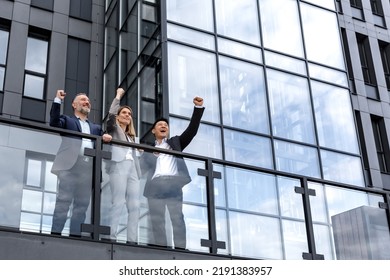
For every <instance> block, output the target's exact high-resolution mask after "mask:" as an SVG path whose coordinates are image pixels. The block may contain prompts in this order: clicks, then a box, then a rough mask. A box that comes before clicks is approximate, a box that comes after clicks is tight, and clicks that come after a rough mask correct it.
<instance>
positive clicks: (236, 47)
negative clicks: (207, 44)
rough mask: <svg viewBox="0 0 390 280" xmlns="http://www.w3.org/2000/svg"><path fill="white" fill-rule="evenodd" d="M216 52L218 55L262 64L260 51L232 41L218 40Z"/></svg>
mask: <svg viewBox="0 0 390 280" xmlns="http://www.w3.org/2000/svg"><path fill="white" fill-rule="evenodd" d="M218 51H219V52H220V53H224V54H228V55H232V56H236V57H239V58H242V59H247V60H250V61H253V62H257V63H262V56H261V49H259V48H256V47H252V46H248V45H246V44H242V43H238V42H234V41H232V40H228V39H224V38H218Z"/></svg>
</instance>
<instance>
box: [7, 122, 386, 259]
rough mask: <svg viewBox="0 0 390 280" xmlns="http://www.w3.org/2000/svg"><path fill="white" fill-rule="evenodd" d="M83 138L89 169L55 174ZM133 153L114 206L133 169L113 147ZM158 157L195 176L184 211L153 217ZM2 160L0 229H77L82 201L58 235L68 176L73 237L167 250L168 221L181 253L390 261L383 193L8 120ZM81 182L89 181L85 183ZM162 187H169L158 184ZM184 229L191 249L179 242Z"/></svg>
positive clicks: (64, 232) (65, 233)
mask: <svg viewBox="0 0 390 280" xmlns="http://www.w3.org/2000/svg"><path fill="white" fill-rule="evenodd" d="M82 139H84V140H89V142H90V143H93V148H89V149H85V151H84V154H83V155H81V154H80V155H79V157H81V158H82V159H83V160H84V162H85V165H82V167H80V169H79V170H78V171H80V170H81V168H84V170H83V172H81V173H80V172H79V173H80V174H82V175H78V176H79V177H77V176H76V175H75V174H73V173H71V172H70V173H66V176H65V175H64V174H62V175H58V173H56V174H53V173H52V171H53V162H54V161H55V158H56V156H57V154H59V153H61V147H62V146H61V145H63V143H64V142H67V143H66V144H68V145H75V146H76V145H79V144H80V141H82ZM128 150H131V151H133V152H132V157H130V158H131V159H130V160H137V161H138V162H139V167H140V173H139V181H136V184H134V185H133V187H132V188H130V189H131V190H132V191H134V192H132V193H129V192H130V191H128V192H126V193H125V195H124V197H123V199H122V202H120V203H122V205H119V206H118V204H116V207H114V204H113V202H114V201H120V200H115V199H113V198H114V196H116V195H117V194H116V193H115V192H114V189H115V188H114V187H113V186H114V185H115V182H116V181H115V180H116V179H117V178H121V177H120V176H121V175H120V174H122V173H121V172H123V174H125V173H126V172H127V169H126V168H125V167H123V166H126V165H118V161H115V153H117V152H119V153H120V152H121V151H122V152H123V151H128ZM158 154H159V155H162V154H164V155H168V156H172V157H176V158H177V159H178V161H181V160H182V159H184V162H185V164H186V167H187V168H188V171H189V176H190V178H191V179H190V180H186V181H183V183H182V184H185V185H184V186H183V188H181V191H179V193H182V194H183V205H182V208H181V207H179V209H178V210H177V209H176V211H175V210H172V209H170V210H171V211H170V215H168V214H166V215H164V214H163V213H161V214H162V215H154V217H153V218H152V219H151V215H150V212H151V211H150V209H151V205H150V203H152V202H153V201H151V200H149V199H148V198H147V197H146V196H148V195H147V194H145V185H146V183H147V182H148V176H152V175H153V174H152V173H153V172H154V169H151V168H150V164H149V162H148V161H149V160H152V161H153V158H156V155H158ZM0 157H1V162H0V174H1V176H0V213H1V214H0V231H15V232H35V233H37V234H42V235H50V234H55V233H57V234H60V235H61V237H63V238H67V236H68V235H71V234H72V227H73V229H74V228H75V227H74V225H75V222H74V221H73V222H72V217H75V216H77V215H79V214H80V213H79V212H77V211H78V210H75V209H76V206H75V204H77V203H78V202H75V201H76V200H72V201H71V202H72V203H71V204H70V207H69V209H67V208H66V209H65V211H66V216H65V222H64V226H63V229H62V230H61V232H54V231H53V227H52V226H53V217H54V215H56V214H55V213H54V211H55V210H54V209H55V208H56V200H57V197H58V195H59V194H60V193H59V188H60V186H59V182H60V180H61V178H62V180H71V179H74V180H73V184H74V187H73V190H74V191H75V196H76V195H78V194H79V193H78V191H80V189H79V188H82V187H84V188H86V190H87V191H86V192H84V194H86V195H87V197H88V199H87V200H88V201H87V206H86V207H87V208H86V210H85V218H84V216H83V214H84V213H82V214H81V215H79V217H81V218H82V222H81V224H80V227H79V229H80V230H81V232H80V234H79V235H76V236H73V237H74V238H80V240H88V241H90V242H103V241H104V242H107V241H108V242H113V243H123V244H125V243H126V242H129V243H130V244H131V245H132V246H157V245H160V246H161V244H160V239H161V238H160V237H161V236H159V235H157V236H156V234H155V233H156V228H157V227H158V226H161V227H163V229H164V234H166V244H163V246H164V247H168V248H174V249H175V250H182V249H186V250H189V251H195V252H202V253H205V254H212V255H217V254H218V255H229V256H231V257H232V258H250V259H390V253H389V252H390V230H389V222H388V221H389V217H390V215H389V197H390V194H389V192H386V191H382V190H377V189H374V188H362V187H358V186H352V185H345V184H339V183H336V182H331V181H325V180H322V179H318V178H310V177H305V176H301V175H296V174H289V173H285V172H278V171H275V170H270V169H264V168H258V167H254V166H248V165H243V164H239V163H235V162H229V161H224V160H221V159H215V158H208V157H203V156H199V155H194V154H188V153H180V152H176V151H171V150H169V151H167V150H161V149H158V148H154V147H151V146H148V145H143V144H134V143H125V142H120V141H112V142H111V143H103V142H102V139H101V137H96V136H92V135H86V134H82V133H77V132H72V131H68V130H62V129H56V128H52V127H49V126H47V125H39V124H35V123H29V122H25V121H20V120H11V119H4V118H0ZM118 166H120V168H119V167H118ZM54 169H55V168H54ZM118 174H119V175H118ZM61 176H64V177H61ZM80 176H81V177H80ZM83 176H85V178H84V177H83ZM84 179H86V181H88V180H89V182H90V185H87V186H85V185H84V186H81V184H79V182H81V181H84ZM173 180H179V179H177V178H174V179H173ZM155 191H157V192H159V193H169V192H170V191H171V189H170V188H167V185H164V184H160V185H159V189H157V190H155ZM120 197H121V196H119V198H120ZM162 197H164V196H163V195H162ZM156 198H157V203H158V202H159V199H160V198H159V197H158V196H156ZM154 202H156V201H154ZM129 213H130V215H129ZM174 213H182V214H183V217H184V227H185V228H184V230H183V228H181V229H180V226H183V224H181V225H180V224H179V225H177V224H175V223H176V221H177V220H175V216H174ZM157 214H158V213H157ZM129 217H130V218H129ZM153 219H154V220H153ZM156 219H157V220H156ZM159 219H160V220H159ZM171 219H172V223H171ZM162 222H165V224H163V223H162ZM153 225H154V226H153ZM114 227H115V230H114ZM76 228H77V227H76ZM134 229H135V233H134ZM114 231H115V233H116V234H115V237H113V232H114ZM160 232H161V228H160ZM183 232H184V240H185V248H181V246H178V245H177V244H178V243H180V240H179V239H180V237H181V238H183ZM110 233H111V234H110ZM133 234H135V235H133ZM129 236H135V237H136V239H135V240H131V238H130V237H129ZM178 240H179V241H178Z"/></svg>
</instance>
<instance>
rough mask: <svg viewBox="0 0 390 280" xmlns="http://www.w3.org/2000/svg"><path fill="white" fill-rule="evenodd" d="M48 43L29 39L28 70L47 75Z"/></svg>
mask: <svg viewBox="0 0 390 280" xmlns="http://www.w3.org/2000/svg"><path fill="white" fill-rule="evenodd" d="M47 49H48V42H47V41H43V40H39V39H35V38H31V37H29V38H28V39H27V54H26V67H25V68H26V70H30V71H34V72H38V73H41V74H45V73H46V61H47Z"/></svg>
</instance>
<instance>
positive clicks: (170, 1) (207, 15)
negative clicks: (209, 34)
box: [166, 0, 214, 31]
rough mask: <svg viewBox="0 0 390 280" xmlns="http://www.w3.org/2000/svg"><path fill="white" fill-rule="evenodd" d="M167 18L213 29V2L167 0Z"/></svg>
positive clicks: (208, 29) (201, 27)
mask: <svg viewBox="0 0 390 280" xmlns="http://www.w3.org/2000/svg"><path fill="white" fill-rule="evenodd" d="M166 5H167V19H168V20H172V21H176V22H180V23H182V24H185V25H189V26H193V27H196V28H200V29H204V30H207V31H214V24H213V2H212V1H209V0H186V1H182V0H167V3H166Z"/></svg>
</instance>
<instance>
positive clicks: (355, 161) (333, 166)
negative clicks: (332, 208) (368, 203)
mask: <svg viewBox="0 0 390 280" xmlns="http://www.w3.org/2000/svg"><path fill="white" fill-rule="evenodd" d="M321 161H322V169H323V173H324V179H326V180H331V181H335V182H340V183H345V184H351V185H355V186H361V187H364V185H365V184H364V175H363V168H362V162H361V159H360V157H355V156H350V155H345V154H340V153H335V152H330V151H324V150H321Z"/></svg>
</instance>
